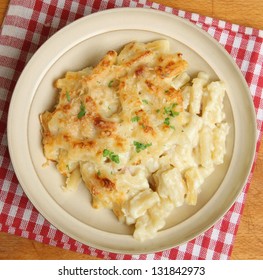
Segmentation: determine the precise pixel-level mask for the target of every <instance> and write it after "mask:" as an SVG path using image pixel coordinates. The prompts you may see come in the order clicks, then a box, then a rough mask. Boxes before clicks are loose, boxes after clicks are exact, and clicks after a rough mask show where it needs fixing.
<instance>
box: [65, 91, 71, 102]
mask: <svg viewBox="0 0 263 280" xmlns="http://www.w3.org/2000/svg"><path fill="white" fill-rule="evenodd" d="M66 98H67V101H68V102H70V100H71V98H70V95H69V92H68V91H66Z"/></svg>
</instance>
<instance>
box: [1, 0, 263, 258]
mask: <svg viewBox="0 0 263 280" xmlns="http://www.w3.org/2000/svg"><path fill="white" fill-rule="evenodd" d="M8 2H9V1H8V0H1V1H0V23H1V22H2V20H3V17H4V14H5V12H6V9H7V7H8ZM155 2H158V3H161V4H164V5H167V6H171V7H174V8H177V9H182V10H185V11H190V12H195V13H199V14H202V15H206V16H211V17H214V18H218V19H223V20H227V21H229V22H232V23H236V24H240V25H245V26H251V27H255V28H259V29H263V16H262V11H263V1H262V0H246V1H245V0H233V1H228V0H217V1H216V0H203V1H202V0H191V1H186V0H177V1H174V0H156V1H155ZM262 170H263V147H262V145H261V148H260V150H259V153H258V158H257V162H256V166H255V170H254V175H253V179H252V183H251V186H250V188H249V191H248V194H247V198H246V203H245V207H244V211H243V215H242V219H241V223H240V226H239V229H238V232H237V236H236V239H235V242H234V248H233V252H232V256H231V259H260V260H262V259H263V215H262V213H263V203H262V201H263V191H262V187H261V184H262V182H263V172H262ZM1 259H9V260H10V259H75V260H90V259H94V258H93V257H90V256H88V255H85V254H79V253H75V252H71V251H68V250H65V249H61V248H57V247H52V246H48V245H45V244H41V243H38V242H35V241H31V240H29V239H25V238H21V237H17V236H13V235H10V234H7V233H0V260H1Z"/></svg>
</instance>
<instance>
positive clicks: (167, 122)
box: [163, 118, 175, 129]
mask: <svg viewBox="0 0 263 280" xmlns="http://www.w3.org/2000/svg"><path fill="white" fill-rule="evenodd" d="M163 123H164V124H165V125H168V126H169V127H170V128H172V129H175V127H174V126H173V125H170V118H165V120H164V122H163Z"/></svg>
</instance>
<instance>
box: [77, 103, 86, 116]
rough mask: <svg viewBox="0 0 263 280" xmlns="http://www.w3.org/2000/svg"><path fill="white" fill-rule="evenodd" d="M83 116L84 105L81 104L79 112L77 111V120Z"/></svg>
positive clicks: (84, 112) (84, 111)
mask: <svg viewBox="0 0 263 280" xmlns="http://www.w3.org/2000/svg"><path fill="white" fill-rule="evenodd" d="M85 114H86V108H85V105H84V104H83V103H82V102H81V104H80V110H79V113H78V119H81V118H82V117H84V116H85Z"/></svg>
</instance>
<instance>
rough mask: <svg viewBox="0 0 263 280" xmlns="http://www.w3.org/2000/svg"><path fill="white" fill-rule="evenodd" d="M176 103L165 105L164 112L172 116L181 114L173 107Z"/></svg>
mask: <svg viewBox="0 0 263 280" xmlns="http://www.w3.org/2000/svg"><path fill="white" fill-rule="evenodd" d="M176 105H177V104H176V103H173V104H172V105H171V106H169V107H164V113H165V114H167V115H168V116H170V117H175V116H178V115H179V112H176V111H174V110H173V109H174V108H175V107H176Z"/></svg>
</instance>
